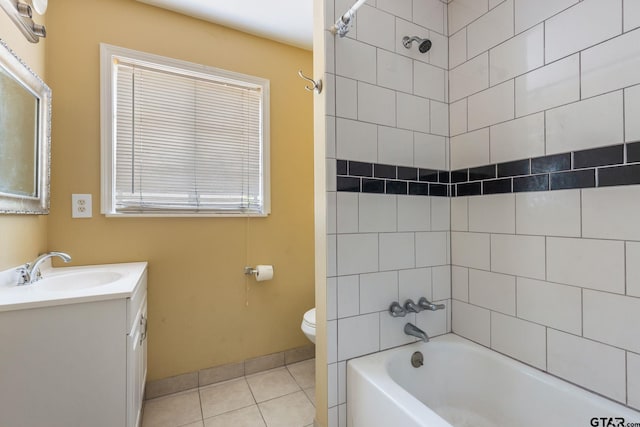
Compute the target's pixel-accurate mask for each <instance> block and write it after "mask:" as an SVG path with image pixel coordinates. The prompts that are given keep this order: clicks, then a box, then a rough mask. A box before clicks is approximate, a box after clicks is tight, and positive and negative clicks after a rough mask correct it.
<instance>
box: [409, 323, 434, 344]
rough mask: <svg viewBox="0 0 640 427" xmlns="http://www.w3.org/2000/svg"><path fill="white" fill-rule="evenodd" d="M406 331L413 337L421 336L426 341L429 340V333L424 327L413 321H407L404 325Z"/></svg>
mask: <svg viewBox="0 0 640 427" xmlns="http://www.w3.org/2000/svg"><path fill="white" fill-rule="evenodd" d="M404 333H405V334H407V335H411V336H413V337H417V338H420V339H421V340H422V341H424V342H429V335H427V333H426V332H425V331H423V330H422V329H420V328H418V327H417V326H416V325H414V324H413V323H407V324H406V325H404Z"/></svg>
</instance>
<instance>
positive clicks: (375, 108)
mask: <svg viewBox="0 0 640 427" xmlns="http://www.w3.org/2000/svg"><path fill="white" fill-rule="evenodd" d="M395 95H396V92H395V91H393V90H391V89H386V88H382V87H380V86H375V85H370V84H367V83H362V82H358V120H361V121H364V122H370V123H377V124H380V125H385V126H395V125H396V119H395Z"/></svg>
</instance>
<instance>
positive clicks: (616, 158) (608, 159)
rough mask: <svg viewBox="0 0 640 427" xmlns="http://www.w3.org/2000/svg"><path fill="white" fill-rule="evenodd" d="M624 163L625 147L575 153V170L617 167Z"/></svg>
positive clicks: (615, 146) (614, 146) (613, 146)
mask: <svg viewBox="0 0 640 427" xmlns="http://www.w3.org/2000/svg"><path fill="white" fill-rule="evenodd" d="M622 162H624V145H622V144H620V145H612V146H610V147H602V148H592V149H590V150H582V151H576V152H575V153H573V168H574V169H582V168H589V167H594V166H604V165H617V164H621V163H622Z"/></svg>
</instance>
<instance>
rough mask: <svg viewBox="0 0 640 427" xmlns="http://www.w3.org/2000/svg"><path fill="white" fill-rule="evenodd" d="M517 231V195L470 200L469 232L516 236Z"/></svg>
mask: <svg viewBox="0 0 640 427" xmlns="http://www.w3.org/2000/svg"><path fill="white" fill-rule="evenodd" d="M515 230H516V195H515V194H513V193H511V194H495V195H491V196H486V197H470V198H469V231H480V232H485V233H486V232H490V233H511V234H514V233H515Z"/></svg>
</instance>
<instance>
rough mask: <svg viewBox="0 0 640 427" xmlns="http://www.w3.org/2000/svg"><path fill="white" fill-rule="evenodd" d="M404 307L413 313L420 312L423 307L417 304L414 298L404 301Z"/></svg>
mask: <svg viewBox="0 0 640 427" xmlns="http://www.w3.org/2000/svg"><path fill="white" fill-rule="evenodd" d="M404 309H405V310H407V311H408V312H409V311H410V312H412V313H420V312H421V311H422V307H420V306H418V305H416V303H415V302H413V300H412V299H408V300H406V301H405V302H404Z"/></svg>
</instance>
